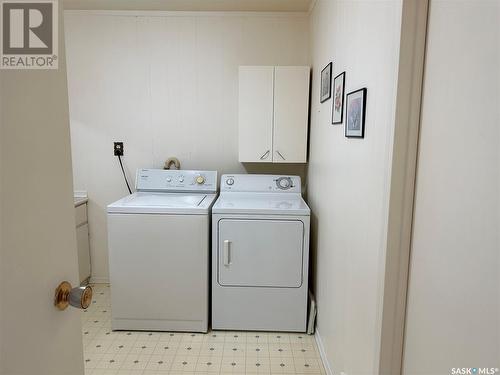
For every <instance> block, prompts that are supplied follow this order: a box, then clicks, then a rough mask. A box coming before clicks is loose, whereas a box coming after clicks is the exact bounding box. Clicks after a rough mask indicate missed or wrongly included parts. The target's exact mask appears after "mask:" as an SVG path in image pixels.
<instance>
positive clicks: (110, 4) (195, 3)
mask: <svg viewBox="0 0 500 375" xmlns="http://www.w3.org/2000/svg"><path fill="white" fill-rule="evenodd" d="M314 1H315V0H63V3H64V9H85V10H163V11H236V12H307V11H308V10H309V7H310V5H311V3H312V2H314Z"/></svg>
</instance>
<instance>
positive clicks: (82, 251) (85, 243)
mask: <svg viewBox="0 0 500 375" xmlns="http://www.w3.org/2000/svg"><path fill="white" fill-rule="evenodd" d="M76 246H77V250H78V270H79V274H80V276H79V277H80V282H82V281H84V280H85V279H87V278H88V277H90V245H89V225H88V224H83V225H80V226H79V227H78V228H76Z"/></svg>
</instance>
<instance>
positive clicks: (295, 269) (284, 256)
mask: <svg viewBox="0 0 500 375" xmlns="http://www.w3.org/2000/svg"><path fill="white" fill-rule="evenodd" d="M218 225H219V238H218V251H217V258H218V259H217V265H218V278H217V279H218V283H219V284H220V285H222V286H253V287H278V288H299V287H300V286H301V285H302V262H303V247H304V246H303V242H304V224H303V222H302V221H300V220H252V219H222V220H220V221H219V224H218Z"/></svg>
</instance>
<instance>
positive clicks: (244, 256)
mask: <svg viewBox="0 0 500 375" xmlns="http://www.w3.org/2000/svg"><path fill="white" fill-rule="evenodd" d="M309 217H310V210H309V207H308V206H307V204H306V203H305V202H304V200H303V199H302V196H301V184H300V177H298V176H272V175H223V176H222V178H221V194H220V197H219V199H217V201H216V202H215V204H214V206H213V208H212V328H213V329H229V330H262V331H295V332H305V331H306V324H307V300H308V267H309Z"/></svg>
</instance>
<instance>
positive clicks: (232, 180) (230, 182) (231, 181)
mask: <svg viewBox="0 0 500 375" xmlns="http://www.w3.org/2000/svg"><path fill="white" fill-rule="evenodd" d="M226 184H228V185H229V186H231V185H233V184H234V179H232V178H228V179H227V180H226Z"/></svg>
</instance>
